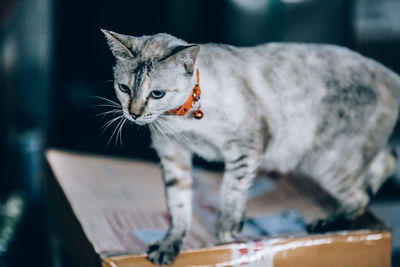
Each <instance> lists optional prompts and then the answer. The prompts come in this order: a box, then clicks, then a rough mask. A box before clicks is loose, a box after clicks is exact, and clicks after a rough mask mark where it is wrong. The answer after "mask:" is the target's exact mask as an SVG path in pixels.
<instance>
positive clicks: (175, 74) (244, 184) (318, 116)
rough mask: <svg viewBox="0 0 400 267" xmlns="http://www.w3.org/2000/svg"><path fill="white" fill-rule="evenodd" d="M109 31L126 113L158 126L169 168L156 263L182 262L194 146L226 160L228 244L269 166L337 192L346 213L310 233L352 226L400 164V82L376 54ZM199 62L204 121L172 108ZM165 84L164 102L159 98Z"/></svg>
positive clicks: (155, 133) (224, 227)
mask: <svg viewBox="0 0 400 267" xmlns="http://www.w3.org/2000/svg"><path fill="white" fill-rule="evenodd" d="M104 33H105V35H106V37H107V40H108V43H109V44H110V48H111V51H112V52H113V53H114V55H115V57H116V59H117V63H116V66H115V70H114V77H115V89H116V93H117V96H118V99H119V100H120V102H121V106H122V110H123V112H124V114H125V116H126V118H127V119H129V120H130V121H133V122H134V123H136V124H139V125H148V126H149V127H150V130H151V134H152V141H153V146H154V148H155V149H156V151H157V152H158V155H159V156H160V159H161V166H162V168H163V177H164V181H165V190H166V196H167V203H168V210H169V213H170V215H171V226H170V229H169V232H168V235H167V236H166V237H165V239H164V240H162V241H160V242H159V243H157V244H155V245H153V246H150V247H149V254H148V257H149V259H150V260H151V261H152V262H154V263H157V264H170V263H172V262H173V260H174V259H175V257H176V255H177V254H178V252H179V249H180V245H181V243H182V238H183V236H184V235H185V233H186V231H187V229H188V227H189V225H190V217H191V190H190V187H191V183H192V182H191V176H190V169H191V158H192V155H194V154H196V155H199V156H200V157H203V158H205V159H206V160H210V161H223V162H225V174H224V177H223V182H222V187H221V204H220V205H221V207H220V220H219V224H218V231H217V236H218V238H219V240H220V241H221V242H229V241H233V240H234V239H235V236H236V235H237V234H238V233H239V232H240V230H241V226H242V220H243V217H244V213H245V206H246V194H247V189H248V188H249V187H250V185H251V183H252V180H253V179H254V177H255V175H256V172H257V170H258V169H259V168H260V167H263V168H265V169H268V170H271V171H274V172H280V173H298V174H301V176H303V175H305V176H308V177H311V178H312V179H314V180H315V181H316V182H317V183H319V184H320V185H321V186H322V187H323V188H324V189H325V190H326V191H328V192H329V193H330V194H331V195H332V196H333V197H335V198H336V199H337V200H338V203H339V207H338V210H337V211H336V212H335V213H334V214H332V215H331V216H329V217H328V218H325V219H322V220H319V221H316V222H314V223H312V224H310V225H309V231H311V232H320V231H328V230H336V229H342V228H346V227H348V225H349V223H351V221H352V220H354V219H355V218H356V217H357V216H359V215H360V214H362V213H363V212H364V210H365V208H366V206H367V204H368V202H369V200H370V197H371V195H374V194H375V193H376V192H377V190H378V189H379V187H380V185H381V184H382V183H383V182H384V181H385V179H386V178H387V177H388V176H389V175H390V174H391V173H392V172H393V169H394V167H395V159H394V158H393V155H392V154H391V153H390V151H389V150H387V148H386V144H387V141H388V139H389V137H390V135H391V132H392V130H393V128H394V126H395V123H396V121H397V116H398V110H399V99H400V97H399V93H400V78H399V76H397V75H396V74H395V73H393V72H392V71H390V70H388V69H387V68H385V67H384V66H382V65H380V64H379V63H377V62H375V61H373V60H371V59H367V58H365V57H363V56H361V55H359V54H357V53H354V52H351V51H349V50H347V49H345V48H341V47H337V46H330V45H314V44H278V43H271V44H265V45H259V46H255V47H248V48H237V47H233V46H229V45H218V44H202V45H188V44H187V43H186V42H184V41H182V40H180V39H177V38H175V37H173V36H171V35H167V34H158V35H154V36H143V37H132V36H125V35H119V34H116V33H111V32H107V31H104ZM185 47H186V48H185ZM182 48H184V49H182ZM166 59H168V60H166ZM196 68H197V69H199V71H200V85H201V87H202V95H201V101H202V111H203V112H204V118H203V119H201V120H195V119H193V117H192V116H191V115H186V116H185V117H178V116H168V115H165V114H164V112H165V111H167V110H171V109H173V108H176V107H178V106H179V105H181V104H182V103H184V102H185V100H186V99H187V97H188V96H189V94H190V92H191V90H192V88H193V86H194V84H195V82H196V80H195V77H194V75H193V69H196ZM118 83H123V84H126V85H128V86H130V88H131V92H130V93H129V94H126V93H123V92H121V91H120V90H119V89H118ZM160 89H163V90H166V94H165V96H164V97H163V98H161V99H152V98H150V97H149V93H150V91H151V90H160ZM130 110H131V111H132V110H133V111H134V113H135V114H137V115H139V116H137V118H136V119H134V118H133V117H132V116H130ZM136 112H138V113H136ZM301 176H299V177H301ZM266 205H268V203H266Z"/></svg>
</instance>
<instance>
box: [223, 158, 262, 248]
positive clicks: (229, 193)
mask: <svg viewBox="0 0 400 267" xmlns="http://www.w3.org/2000/svg"><path fill="white" fill-rule="evenodd" d="M233 155H234V154H233ZM259 161H260V160H259V156H258V155H257V154H256V153H255V152H253V151H248V153H247V154H244V153H243V154H239V155H237V156H236V157H233V156H232V154H231V155H229V156H228V158H227V159H226V160H225V173H224V177H223V180H222V186H221V191H220V217H219V221H218V226H217V238H218V240H219V241H220V242H221V243H227V242H232V241H234V240H235V238H236V237H237V235H238V234H239V233H240V232H241V230H242V227H243V220H244V215H245V208H246V201H247V191H248V189H249V187H250V186H251V184H252V182H253V180H254V178H255V177H256V173H257V170H258V167H259Z"/></svg>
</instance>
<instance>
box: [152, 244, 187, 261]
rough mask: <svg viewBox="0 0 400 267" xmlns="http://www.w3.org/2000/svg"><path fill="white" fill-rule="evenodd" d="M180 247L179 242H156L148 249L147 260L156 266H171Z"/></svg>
mask: <svg viewBox="0 0 400 267" xmlns="http://www.w3.org/2000/svg"><path fill="white" fill-rule="evenodd" d="M181 245H182V241H181V240H174V241H169V240H168V241H167V240H164V241H162V242H156V243H154V244H152V245H150V246H149V247H148V249H147V259H148V260H149V261H151V262H152V263H154V264H158V265H169V264H172V263H173V262H174V261H175V258H176V257H177V256H178V254H179V251H180V249H181Z"/></svg>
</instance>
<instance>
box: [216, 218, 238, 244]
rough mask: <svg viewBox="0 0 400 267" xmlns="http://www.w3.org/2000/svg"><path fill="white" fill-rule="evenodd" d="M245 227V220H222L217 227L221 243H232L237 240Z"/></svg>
mask: <svg viewBox="0 0 400 267" xmlns="http://www.w3.org/2000/svg"><path fill="white" fill-rule="evenodd" d="M242 228H243V221H239V222H237V221H234V220H232V219H225V220H222V219H221V220H220V221H219V223H218V228H217V238H218V241H219V242H220V243H230V242H233V241H235V240H236V237H237V236H238V235H239V234H240V232H241V231H242Z"/></svg>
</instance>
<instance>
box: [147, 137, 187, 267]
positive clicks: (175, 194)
mask: <svg viewBox="0 0 400 267" xmlns="http://www.w3.org/2000/svg"><path fill="white" fill-rule="evenodd" d="M155 148H156V150H157V152H158V154H159V156H160V160H161V167H162V172H163V180H164V185H165V193H166V201H167V207H168V212H169V215H170V219H171V222H170V227H169V229H168V232H167V234H166V236H165V237H164V239H163V240H162V241H159V242H156V243H154V244H152V245H150V246H149V248H148V251H147V253H148V259H149V260H150V261H151V262H153V263H155V264H160V265H161V264H172V263H173V261H174V260H175V258H176V257H177V255H178V254H179V251H180V249H181V246H182V241H183V238H184V236H185V234H186V232H187V230H188V228H189V225H190V221H191V215H192V213H191V193H192V192H191V185H192V179H191V175H190V169H191V159H192V158H191V153H190V152H188V151H187V150H185V149H183V148H182V147H180V146H179V145H178V144H173V143H168V144H163V145H162V146H159V147H157V146H155Z"/></svg>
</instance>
